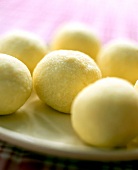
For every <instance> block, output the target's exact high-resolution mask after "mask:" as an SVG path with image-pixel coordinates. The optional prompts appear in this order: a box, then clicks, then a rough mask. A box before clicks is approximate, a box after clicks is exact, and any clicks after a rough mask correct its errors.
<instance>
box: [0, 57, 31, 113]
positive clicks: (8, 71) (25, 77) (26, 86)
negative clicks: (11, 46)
mask: <svg viewBox="0 0 138 170" xmlns="http://www.w3.org/2000/svg"><path fill="white" fill-rule="evenodd" d="M31 91H32V77H31V74H30V71H29V70H28V68H27V67H26V65H25V64H24V63H22V62H21V61H19V60H18V59H17V58H15V57H12V56H9V55H6V54H0V115H6V114H11V113H14V112H15V111H16V110H18V109H19V108H20V107H21V106H22V105H23V104H24V103H25V102H26V100H27V99H28V98H29V96H30V94H31Z"/></svg>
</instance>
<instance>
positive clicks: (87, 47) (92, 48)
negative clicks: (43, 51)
mask: <svg viewBox="0 0 138 170" xmlns="http://www.w3.org/2000/svg"><path fill="white" fill-rule="evenodd" d="M100 48H101V41H100V38H99V37H98V36H97V35H96V33H94V32H93V31H92V30H91V29H90V28H89V27H88V26H87V25H86V24H84V23H79V22H70V23H65V24H63V25H61V26H60V27H59V28H58V29H57V30H56V31H55V34H54V35H53V38H52V40H51V49H52V50H59V49H65V50H77V51H81V52H83V53H86V54H87V55H89V56H90V57H92V58H93V59H94V60H95V59H96V57H97V54H98V53H99V50H100Z"/></svg>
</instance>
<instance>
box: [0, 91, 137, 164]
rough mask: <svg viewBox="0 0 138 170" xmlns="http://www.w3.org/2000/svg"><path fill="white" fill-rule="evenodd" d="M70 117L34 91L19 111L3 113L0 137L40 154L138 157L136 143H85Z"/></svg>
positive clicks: (68, 156) (101, 158)
mask: <svg viewBox="0 0 138 170" xmlns="http://www.w3.org/2000/svg"><path fill="white" fill-rule="evenodd" d="M70 118H71V117H70V115H68V114H63V113H59V112H57V111H55V110H53V109H51V108H50V107H48V106H47V105H45V104H43V103H42V102H41V101H40V100H39V99H38V98H37V96H36V95H35V94H32V96H31V97H30V99H29V100H28V101H27V102H26V104H25V105H24V106H23V107H22V108H20V109H19V110H18V111H17V112H16V113H14V114H11V115H7V116H0V139H2V140H4V141H6V142H8V143H11V144H14V145H17V146H19V147H23V148H25V149H28V150H31V151H35V152H38V153H41V154H50V155H54V156H61V157H62V156H63V157H67V158H73V159H74V158H75V159H78V160H79V159H81V160H109V161H110V160H133V159H138V149H136V148H133V147H129V148H124V149H113V150H108V149H102V148H95V147H92V146H88V145H86V144H84V143H83V142H82V141H81V140H80V139H79V137H78V136H77V134H76V133H75V132H74V130H73V128H72V126H71V119H70ZM130 146H133V145H132V144H131V145H130Z"/></svg>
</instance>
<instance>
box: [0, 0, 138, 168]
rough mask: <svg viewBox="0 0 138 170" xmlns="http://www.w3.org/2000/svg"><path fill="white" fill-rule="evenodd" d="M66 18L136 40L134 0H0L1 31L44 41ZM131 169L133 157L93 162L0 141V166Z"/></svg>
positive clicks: (103, 34) (102, 33) (104, 34)
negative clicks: (21, 31)
mask: <svg viewBox="0 0 138 170" xmlns="http://www.w3.org/2000/svg"><path fill="white" fill-rule="evenodd" d="M67 21H81V22H84V23H87V24H88V25H89V26H90V27H91V28H92V29H94V30H95V31H96V32H97V34H98V35H99V37H100V39H101V41H102V42H103V43H106V42H108V41H110V40H111V39H113V38H120V37H127V38H130V39H133V40H136V41H138V1H137V0H69V1H67V0H0V35H1V34H3V33H5V32H6V31H9V30H11V29H17V28H18V29H24V30H27V31H31V32H34V33H36V34H38V35H39V36H41V37H42V38H43V39H44V40H45V41H46V42H47V43H48V42H49V41H50V39H51V37H52V35H53V32H54V31H55V29H56V28H57V27H58V26H59V25H60V24H62V23H64V22H67ZM37 169H38V170H88V169H96V170H109V169H111V170H121V169H123V170H132V169H138V168H137V164H136V161H128V162H113V163H111V162H104V163H103V162H94V161H91V162H89V161H79V160H78V161H77V160H69V159H65V158H57V157H51V156H48V155H47V156H42V155H39V154H36V153H32V152H29V151H27V150H24V149H21V148H18V147H16V146H13V145H10V144H8V143H5V142H2V141H0V170H37Z"/></svg>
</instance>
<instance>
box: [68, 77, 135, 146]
mask: <svg viewBox="0 0 138 170" xmlns="http://www.w3.org/2000/svg"><path fill="white" fill-rule="evenodd" d="M71 116H72V117H71V121H72V126H73V128H74V130H75V131H76V133H77V134H78V135H79V136H80V138H81V139H82V140H83V141H84V142H85V143H87V144H90V145H93V146H98V147H118V146H125V145H126V144H127V143H128V142H129V141H130V140H132V139H133V138H134V137H136V136H137V135H138V93H137V92H136V90H135V89H134V87H133V86H132V84H130V83H129V82H128V81H126V80H124V79H120V78H113V77H112V78H102V79H100V80H98V81H96V82H95V83H93V84H92V85H89V86H88V87H86V88H84V89H83V90H82V91H81V92H80V93H79V94H78V95H77V97H76V98H75V99H74V101H73V104H72V109H71Z"/></svg>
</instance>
